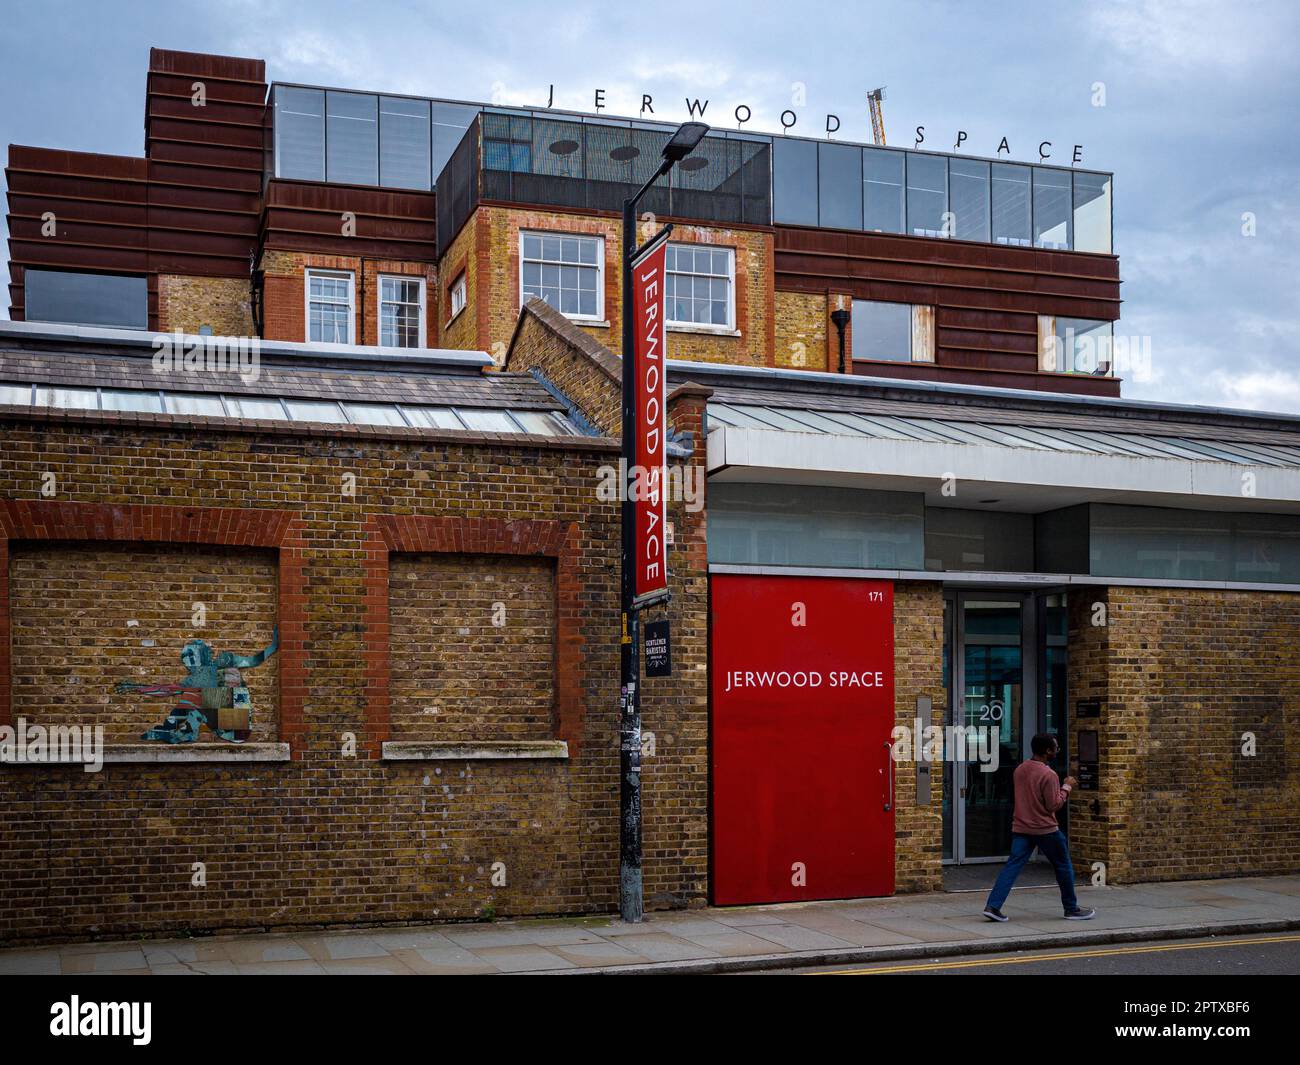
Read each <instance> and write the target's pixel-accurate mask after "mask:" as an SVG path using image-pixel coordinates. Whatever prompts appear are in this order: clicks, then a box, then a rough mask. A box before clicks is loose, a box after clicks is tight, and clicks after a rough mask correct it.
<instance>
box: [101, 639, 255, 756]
mask: <svg viewBox="0 0 1300 1065" xmlns="http://www.w3.org/2000/svg"><path fill="white" fill-rule="evenodd" d="M279 646H280V630H279V628H278V627H277V628H276V630H275V632H274V633H273V635H272V637H271V643H270V644H269V645H268V646H267V647H264V648H263V649H262V650H260V651H258V652H257V654H254V655H237V654H234V653H233V652H231V651H222V652H221V653H220V654H215V653H214V652H213V650H212V648H211V647H210V646H209V645H208V643H207V642H206V641H204V640H191V641H190V642H189V643H187V644H186V645H185V647H184V649H183V650H182V651H181V665H183V666H184V667H185V670H186V676H185V679H184V680H182V681H180V682H179V683H177V684H165V683H164V684H146V683H141V682H139V681H134V680H120V681H118V682H117V685H116V686H115V690H116V691H118V692H119V693H134V694H136V695H145V696H152V697H156V698H161V699H173V700H175V705H174V706H173V707H172V710H171V713H169V714H168V715H167V719H166V720H165V721H164V722H163V723H162V724H161V725H155V726H154V727H153V728H151V729H149V730H148V731H147V732H145V733H144V734H143V735H142V736H141V737H140V738H141V739H145V740H158V741H161V742H163V743H193V742H194V741H195V740H197V739H198V738H199V731H200V729H202V727H203V726H204V725H207V727H208V728H209V729H210V730H211V731H212V733H213V735H215V736H217V737H218V738H219V739H223V740H226V741H227V742H229V743H243V742H244V740H246V739H248V737H249V735H250V734H251V733H252V727H253V703H252V700H251V699H250V698H249V695H248V688H247V686H246V685H245V684H244V676H243V673H242V672H241V670H245V669H255V668H256V667H258V666H260V665H261V664H262V663H263V662H265V661H266V660H267V659H268V658H270V657H271V656H272V655H273V654H275V652H276V650H277V649H278V648H279Z"/></svg>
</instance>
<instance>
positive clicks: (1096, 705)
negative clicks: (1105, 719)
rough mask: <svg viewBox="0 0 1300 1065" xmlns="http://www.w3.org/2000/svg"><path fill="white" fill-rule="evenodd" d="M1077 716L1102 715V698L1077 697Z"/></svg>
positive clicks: (1075, 714)
mask: <svg viewBox="0 0 1300 1065" xmlns="http://www.w3.org/2000/svg"><path fill="white" fill-rule="evenodd" d="M1074 716H1075V717H1101V700H1100V699H1076V700H1075V701H1074Z"/></svg>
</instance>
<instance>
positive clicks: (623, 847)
mask: <svg viewBox="0 0 1300 1065" xmlns="http://www.w3.org/2000/svg"><path fill="white" fill-rule="evenodd" d="M708 131H709V127H708V126H706V125H705V124H704V123H703V122H687V123H684V124H683V125H682V126H680V127H679V128H678V130H677V132H676V133H674V134H673V135H672V138H671V139H670V140H669V141H668V143H667V144H665V145H664V151H663V161H662V162H661V163H660V164H659V169H658V170H657V171H656V172H655V175H654V177H652V178H651V179H650V180H649V181H647V182H646V183H645V184H644V185H642V186H641V188H640V189H639V190H638V191H637V192H636V193H635V195H633V196H631V197H630V198H629V199H626V200H624V201H623V304H622V307H623V474H622V476H623V493H622V508H623V509H622V519H623V536H622V541H623V545H622V546H623V558H622V576H621V580H622V585H621V589H622V590H621V596H620V607H619V610H620V614H621V618H622V631H621V637H620V638H621V644H620V648H619V676H620V692H619V715H618V716H619V721H618V731H619V748H618V749H619V757H618V770H619V791H618V818H619V832H618V908H619V913H620V914H621V915H622V917H623V920H625V921H631V922H636V921H640V920H641V917H642V914H643V913H644V910H645V905H644V895H643V892H642V888H641V690H640V685H641V644H640V639H639V636H640V626H639V623H638V621H637V615H636V611H635V610H634V609H633V606H632V600H633V571H632V566H633V562H632V544H633V540H634V539H635V536H636V529H635V521H636V517H635V508H634V507H633V504H632V491H631V488H632V471H633V467H634V466H635V465H636V433H635V429H634V425H635V420H636V412H635V410H634V409H633V393H634V391H635V387H636V381H635V374H634V371H633V365H632V362H633V359H632V346H633V343H634V339H633V338H634V325H633V322H632V261H633V259H635V258H636V251H637V243H636V205H637V204H638V203H640V201H641V197H642V196H644V195H645V194H646V193H647V192H649V191H650V186H651V185H653V184H654V183H655V182H656V181H658V180H659V179H660V178H661V177H663V176H664V175H665V174H666V173H668V171H669V170H671V169H672V168H673V166H674V165H675V164H676V163H679V162H680V161H681V160H683V159H685V158H686V157H687V156H688V155H690V154H691V152H693V151H694V150H695V148H696V147H697V146H698V145H699V143H700V141H701V140H703V139H704V135H705V134H706V133H708Z"/></svg>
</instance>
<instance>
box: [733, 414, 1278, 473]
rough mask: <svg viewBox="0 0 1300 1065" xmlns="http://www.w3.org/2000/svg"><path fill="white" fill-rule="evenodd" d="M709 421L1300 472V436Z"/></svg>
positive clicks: (809, 417)
mask: <svg viewBox="0 0 1300 1065" xmlns="http://www.w3.org/2000/svg"><path fill="white" fill-rule="evenodd" d="M708 415H709V420H710V422H712V423H716V424H718V425H723V426H729V427H731V428H736V429H765V430H772V431H779V432H798V433H810V434H821V435H825V436H850V437H852V436H857V437H866V438H870V439H884V440H890V439H892V440H907V441H913V442H915V441H921V442H930V443H936V444H960V445H966V446H975V447H989V446H993V447H1005V448H1028V449H1031V450H1034V451H1037V452H1043V451H1060V452H1076V453H1081V454H1093V455H1109V456H1115V455H1118V456H1130V457H1137V458H1150V459H1173V460H1182V461H1184V462H1187V461H1191V462H1207V461H1208V462H1224V463H1232V464H1234V465H1242V466H1275V467H1282V468H1291V467H1295V468H1300V436H1297V442H1296V445H1294V446H1291V445H1285V444H1277V443H1269V444H1259V443H1241V442H1238V441H1223V440H1218V439H1214V438H1212V437H1210V438H1205V439H1200V438H1192V437H1187V436H1158V435H1154V434H1151V435H1147V434H1139V433H1121V432H1101V431H1097V430H1091V429H1080V428H1074V427H1071V428H1068V429H1064V428H1055V427H1044V426H1042V425H1034V426H1029V425H1009V424H1003V423H1000V422H980V421H940V420H937V419H934V418H915V417H900V416H896V415H880V414H858V413H853V412H849V411H844V410H812V409H808V410H805V409H802V408H787V407H781V408H777V407H768V406H759V405H749V404H739V403H710V404H709V408H708Z"/></svg>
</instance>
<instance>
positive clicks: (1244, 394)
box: [0, 0, 1300, 412]
mask: <svg viewBox="0 0 1300 1065" xmlns="http://www.w3.org/2000/svg"><path fill="white" fill-rule="evenodd" d="M642 11H644V12H648V14H641V13H639V12H642ZM1297 40H1300V5H1297V4H1296V3H1295V2H1294V0H1265V2H1252V3H1249V4H1245V3H1240V2H1236V3H1227V2H1224V3H1217V2H1213V0H1183V2H1179V0H1091V2H1082V3H1074V2H1062V0H1057V2H1053V3H1050V4H1048V3H1042V2H1041V0H1039V2H1033V3H1019V2H1007V0H1004V2H999V3H974V2H967V3H955V2H954V3H944V2H935V0H930V2H927V0H910V2H893V3H878V2H871V0H857V2H852V3H840V4H835V3H817V2H814V0H801V2H798V3H790V2H780V3H771V2H761V0H760V2H751V3H747V4H736V5H729V4H728V5H723V4H709V3H705V2H703V0H693V2H687V3H677V2H672V0H669V2H665V0H657V2H655V3H653V4H650V3H647V4H642V5H624V4H622V3H617V2H614V0H609V2H606V3H603V4H588V3H578V2H574V0H549V2H546V3H518V2H514V0H496V2H494V3H488V4H475V3H464V2H457V3H446V2H442V0H426V2H422V3H411V2H402V3H394V2H385V0H374V2H372V3H367V4H355V3H340V2H335V0H315V2H314V3H311V4H303V3H301V2H297V3H281V2H279V0H214V2H193V0H172V2H169V3H165V4H163V3H152V2H142V0H136V2H131V3H114V2H111V0H98V2H91V0H82V2H59V0H43V2H41V3H36V4H22V5H12V6H11V7H9V8H8V9H7V11H6V16H5V19H4V22H3V25H0V71H3V73H2V74H0V82H2V85H0V92H3V98H2V99H0V138H2V140H3V143H5V144H9V143H19V144H35V145H45V146H51V147H60V148H70V149H77V150H81V151H95V152H111V153H117V154H130V155H139V154H141V153H142V152H143V114H144V80H145V69H146V66H147V63H148V50H149V48H150V46H155V45H156V46H160V47H166V48H175V49H182V50H187V51H199V52H217V53H224V54H230V55H241V56H252V57H259V58H262V59H265V60H266V63H267V75H268V78H269V79H271V80H277V79H278V80H286V81H304V82H310V83H318V84H325V85H335V86H341V87H347V88H359V89H375V90H387V91H391V92H398V93H410V94H423V95H429V96H443V97H452V98H461V99H469V100H496V101H498V102H507V103H521V104H523V103H526V104H532V105H544V104H545V103H546V101H547V98H548V96H549V95H550V92H551V88H550V87H551V86H552V85H554V92H555V104H556V106H563V107H569V108H573V109H577V110H591V109H592V102H593V96H594V93H595V91H596V90H597V89H603V90H605V98H606V101H607V104H608V111H609V112H611V113H621V114H632V113H635V111H636V110H637V108H638V107H639V105H640V97H641V93H643V92H645V93H650V94H652V95H653V97H654V100H655V108H656V117H660V118H666V119H680V118H684V117H686V110H685V103H684V100H685V97H686V96H688V95H689V96H690V97H692V98H696V97H698V98H701V99H708V100H710V104H709V110H708V113H707V115H706V118H707V119H708V120H710V121H712V122H713V123H714V124H716V125H719V126H727V125H728V124H731V125H734V119H729V116H731V115H732V114H733V113H734V110H735V107H736V106H737V105H738V104H745V105H747V106H748V107H750V108H752V110H753V115H754V118H753V121H752V122H751V123H750V124H749V127H748V128H757V129H766V130H779V128H780V126H779V119H778V116H779V115H780V113H781V112H782V111H783V110H784V109H786V108H792V109H793V110H794V111H795V112H796V113H797V115H798V125H797V126H796V127H795V129H794V130H792V132H796V133H803V134H806V135H815V134H817V132H818V131H819V130H824V129H825V115H826V114H827V113H828V112H831V113H834V114H836V115H838V116H839V117H840V119H841V121H842V123H843V126H842V129H841V130H840V133H839V134H838V136H839V137H840V139H845V140H861V141H869V140H870V127H869V123H868V119H867V114H866V107H865V102H864V93H865V91H866V90H867V89H870V88H872V87H874V86H876V85H886V86H888V98H887V100H886V103H885V121H886V126H887V129H888V132H889V143H891V144H899V145H911V143H912V140H913V138H914V134H913V132H912V131H913V129H914V127H916V126H917V125H924V126H925V128H926V141H927V143H926V146H927V147H936V148H945V147H950V146H951V141H952V139H953V138H955V133H956V131H957V130H958V129H963V130H966V131H967V132H968V134H969V139H968V140H967V142H966V144H965V146H964V147H965V149H966V150H967V151H969V152H971V153H972V154H986V155H991V154H993V151H994V150H995V148H996V146H997V143H998V140H999V139H1000V138H1001V137H1002V136H1004V135H1005V136H1006V137H1007V138H1008V140H1009V142H1010V145H1011V148H1012V155H1013V156H1014V157H1015V158H1017V159H1021V160H1031V159H1034V158H1036V154H1037V152H1036V146H1037V145H1038V143H1039V142H1040V141H1042V140H1051V141H1052V142H1053V144H1054V148H1053V151H1054V152H1055V153H1056V154H1057V155H1058V156H1066V157H1067V158H1068V155H1067V153H1068V151H1069V150H1070V146H1072V145H1074V144H1082V145H1083V146H1084V147H1083V160H1084V164H1085V165H1087V166H1091V167H1096V168H1098V169H1105V170H1113V171H1114V172H1115V240H1116V251H1117V252H1118V253H1119V255H1120V257H1121V258H1120V265H1121V275H1122V277H1123V279H1124V285H1123V296H1124V300H1125V303H1124V310H1123V320H1122V321H1121V322H1120V323H1119V325H1118V326H1117V333H1122V334H1123V335H1126V336H1133V337H1139V338H1143V337H1149V338H1150V341H1149V343H1150V350H1151V359H1152V367H1151V373H1150V374H1149V375H1147V376H1148V379H1147V380H1143V381H1129V382H1128V383H1126V385H1125V395H1128V396H1131V397H1134V398H1144V399H1157V400H1164V401H1169V402H1190V403H1206V404H1215V405H1229V406H1250V407H1256V408H1260V409H1266V410H1287V411H1296V412H1300V107H1297V99H1298V98H1300V58H1298V57H1297V51H1296V48H1295V45H1296V42H1297ZM1099 83H1100V86H1101V88H1102V93H1101V94H1099V92H1098V84H1099ZM1103 94H1104V106H1097V103H1098V102H1099V101H1100V98H1101V95H1103ZM945 139H947V143H946V144H945ZM1247 215H1249V218H1253V220H1254V225H1253V231H1254V235H1253V236H1248V235H1246V233H1245V232H1244V231H1243V230H1244V229H1245V230H1249V229H1250V228H1251V227H1250V226H1249V225H1248V224H1247V223H1246V222H1243V216H1247ZM0 313H2V311H0Z"/></svg>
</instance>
